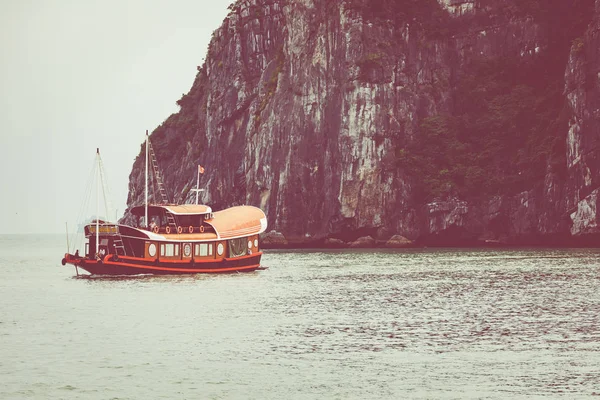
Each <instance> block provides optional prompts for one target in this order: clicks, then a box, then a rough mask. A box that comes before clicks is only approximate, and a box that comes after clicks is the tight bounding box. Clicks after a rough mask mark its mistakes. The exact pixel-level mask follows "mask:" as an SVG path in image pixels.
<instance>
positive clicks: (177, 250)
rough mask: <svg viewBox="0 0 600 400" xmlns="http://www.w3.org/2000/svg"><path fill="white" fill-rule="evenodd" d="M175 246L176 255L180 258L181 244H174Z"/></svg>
mask: <svg viewBox="0 0 600 400" xmlns="http://www.w3.org/2000/svg"><path fill="white" fill-rule="evenodd" d="M173 246H175V255H176V256H178V255H179V244H174V245H173Z"/></svg>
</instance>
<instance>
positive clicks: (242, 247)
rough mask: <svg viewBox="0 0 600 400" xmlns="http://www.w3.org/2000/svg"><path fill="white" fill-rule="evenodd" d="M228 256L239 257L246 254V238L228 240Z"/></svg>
mask: <svg viewBox="0 0 600 400" xmlns="http://www.w3.org/2000/svg"><path fill="white" fill-rule="evenodd" d="M228 247H229V257H239V256H243V255H245V254H246V238H239V239H231V240H230V241H229V246H228Z"/></svg>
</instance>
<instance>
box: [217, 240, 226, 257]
mask: <svg viewBox="0 0 600 400" xmlns="http://www.w3.org/2000/svg"><path fill="white" fill-rule="evenodd" d="M223 250H225V248H224V247H223V243H219V245H218V246H217V254H218V255H220V256H222V255H223Z"/></svg>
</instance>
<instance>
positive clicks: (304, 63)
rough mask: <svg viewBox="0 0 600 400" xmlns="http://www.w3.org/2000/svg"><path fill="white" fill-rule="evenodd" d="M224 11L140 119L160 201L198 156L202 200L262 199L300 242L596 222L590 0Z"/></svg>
mask: <svg viewBox="0 0 600 400" xmlns="http://www.w3.org/2000/svg"><path fill="white" fill-rule="evenodd" d="M230 10H231V11H230V13H229V15H228V17H227V18H226V19H225V20H224V21H223V24H222V26H221V27H220V28H219V29H217V30H216V31H215V32H214V35H213V39H212V41H211V44H210V46H209V49H208V54H207V55H206V61H205V63H204V64H203V65H201V66H199V67H198V73H197V75H196V78H195V80H194V82H193V85H192V87H191V89H190V91H189V93H187V94H185V95H183V97H182V98H181V99H179V100H178V101H177V104H178V105H179V106H180V108H181V109H180V111H179V112H178V113H176V114H173V115H171V116H170V117H168V118H167V119H166V120H165V122H164V123H163V124H162V125H161V126H159V127H157V128H156V129H155V130H154V131H153V133H152V135H151V140H152V143H153V145H154V148H155V151H156V154H157V158H158V160H159V164H160V167H161V169H162V170H163V173H164V180H165V182H166V184H167V191H168V192H169V193H170V196H171V201H177V202H186V201H190V202H191V201H193V199H194V196H195V195H194V194H193V192H191V191H190V189H191V188H193V187H194V186H195V183H196V182H195V169H196V166H197V165H199V164H201V165H203V166H205V168H206V174H204V175H203V177H202V186H203V187H205V189H206V192H204V193H203V197H202V202H204V203H206V204H209V205H211V206H212V207H213V208H214V209H220V208H223V207H227V206H231V205H236V204H252V205H255V206H259V207H261V208H262V209H263V210H264V211H265V212H266V213H267V216H268V219H269V229H273V230H276V231H279V232H281V233H283V235H284V236H285V237H286V238H288V239H289V240H291V241H296V242H304V243H315V244H319V243H321V241H323V240H324V239H325V238H337V239H341V240H344V241H349V240H353V239H356V238H357V237H360V236H366V235H370V236H373V237H374V238H376V239H380V240H386V239H388V238H390V237H391V236H392V235H395V234H399V235H402V236H405V237H407V238H409V239H412V240H417V241H420V242H421V243H429V244H436V243H439V244H472V243H476V242H481V241H486V240H487V241H493V242H496V241H500V242H505V243H553V244H558V243H560V244H565V243H570V244H572V243H583V242H585V241H586V240H588V241H591V240H596V239H597V238H598V232H599V229H598V223H597V213H596V208H597V206H596V204H597V199H598V197H599V196H598V188H599V187H600V175H599V172H600V160H599V157H598V155H597V152H598V150H597V149H598V147H599V146H598V144H599V143H598V141H599V140H600V0H596V1H594V0H550V1H541V0H521V1H519V0H496V1H491V0H460V1H458V0H437V1H436V0H402V1H401V0H343V1H329V0H239V1H237V2H235V3H234V4H232V5H231V6H230ZM201 57H202V55H201V54H199V55H198V58H199V59H200V58H201ZM141 155H142V154H140V157H138V159H137V160H136V161H135V163H134V165H133V170H132V172H131V175H130V192H129V198H128V205H129V206H133V205H137V204H140V203H141V202H142V201H143V189H142V188H143V186H142V185H143V168H142V167H143V157H142V156H141Z"/></svg>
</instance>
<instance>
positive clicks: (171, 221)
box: [166, 212, 177, 230]
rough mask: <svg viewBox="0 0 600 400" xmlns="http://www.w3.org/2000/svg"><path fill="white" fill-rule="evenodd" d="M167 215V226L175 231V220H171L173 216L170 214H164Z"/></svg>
mask: <svg viewBox="0 0 600 400" xmlns="http://www.w3.org/2000/svg"><path fill="white" fill-rule="evenodd" d="M166 215H167V225H169V226H170V227H171V228H173V230H175V229H177V224H176V223H175V218H173V214H171V213H170V212H168V213H166Z"/></svg>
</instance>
